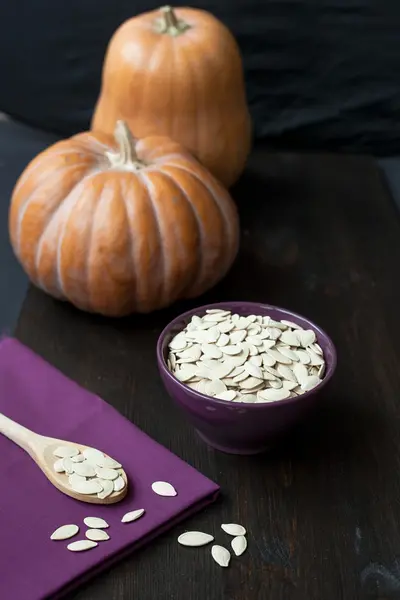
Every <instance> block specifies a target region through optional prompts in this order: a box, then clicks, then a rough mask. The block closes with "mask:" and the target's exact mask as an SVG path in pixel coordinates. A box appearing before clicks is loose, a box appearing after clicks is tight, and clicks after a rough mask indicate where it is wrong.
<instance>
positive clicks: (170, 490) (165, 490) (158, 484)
mask: <svg viewBox="0 0 400 600" xmlns="http://www.w3.org/2000/svg"><path fill="white" fill-rule="evenodd" d="M151 489H152V490H153V492H154V493H155V494H158V495H159V496H176V495H177V492H176V490H175V488H174V486H173V485H171V484H170V483H168V482H167V481H155V482H154V483H152V484H151Z"/></svg>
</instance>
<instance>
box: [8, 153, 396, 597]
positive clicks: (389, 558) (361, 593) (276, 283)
mask: <svg viewBox="0 0 400 600" xmlns="http://www.w3.org/2000/svg"><path fill="white" fill-rule="evenodd" d="M234 196H235V198H236V200H237V202H238V205H239V207H240V213H241V220H242V231H243V236H242V246H241V251H240V255H239V258H238V260H237V262H236V264H235V266H234V268H233V269H232V271H231V272H230V274H229V275H228V276H227V277H226V279H225V280H224V281H223V282H222V283H221V284H220V285H218V287H216V288H215V289H214V290H213V291H212V292H211V293H209V294H207V295H206V296H205V297H203V298H202V299H200V300H198V301H197V303H194V302H191V303H185V304H180V305H176V306H174V307H173V308H171V309H169V310H167V311H163V312H160V313H158V314H153V315H150V316H140V317H137V316H136V317H132V318H129V319H124V320H120V321H117V320H115V321H114V320H106V319H102V318H99V317H95V316H91V315H87V314H84V313H80V312H78V311H77V310H75V309H73V308H72V307H71V306H68V305H66V304H61V303H59V302H56V301H53V300H52V299H50V298H48V297H47V296H45V295H44V294H43V293H41V292H39V291H38V290H35V289H33V288H31V289H30V290H29V293H28V295H27V298H26V301H25V304H24V306H23V310H22V312H21V316H20V319H19V323H18V326H17V329H16V336H17V337H18V338H19V339H20V340H21V341H22V342H24V343H25V344H27V345H28V346H30V347H31V348H33V349H34V350H35V351H36V352H38V353H39V354H40V355H42V356H43V357H44V358H45V359H47V360H48V361H49V362H50V363H52V364H54V365H55V366H56V367H58V368H59V369H60V370H61V371H63V372H64V373H66V374H67V375H68V376H70V377H71V378H73V379H75V380H76V381H77V382H79V383H80V384H81V385H82V386H84V387H86V388H88V389H90V390H92V391H94V392H96V393H98V394H99V395H101V396H102V397H103V398H104V399H105V400H106V401H107V402H109V403H111V404H112V405H114V406H115V407H116V408H117V409H118V410H119V411H120V412H121V413H122V414H124V415H125V416H126V417H127V418H128V419H131V420H132V421H133V422H134V423H136V424H137V425H138V426H139V427H141V428H142V429H143V430H144V431H145V432H147V433H148V434H150V435H151V436H152V437H153V438H154V439H156V440H157V441H159V442H160V443H162V444H164V445H165V446H166V447H167V448H169V449H171V450H172V451H173V452H175V453H176V454H177V455H178V456H180V457H182V458H183V459H185V460H186V461H188V462H189V463H190V464H192V465H193V466H194V467H196V468H197V469H199V470H200V471H201V472H203V473H204V474H205V475H207V476H209V477H210V478H211V479H214V480H215V481H217V482H218V483H219V484H220V485H221V487H222V496H221V498H220V500H219V501H218V502H217V503H216V504H215V505H214V506H212V507H211V508H209V509H207V510H206V511H204V512H203V513H201V514H199V515H197V516H195V517H193V518H191V519H190V520H189V521H187V522H186V523H185V525H184V526H182V527H178V528H177V529H175V530H174V531H172V532H170V533H168V534H166V535H164V536H161V537H160V538H158V539H157V540H155V541H153V542H152V543H151V545H150V546H148V547H146V548H144V549H143V550H140V551H138V552H136V553H134V554H132V556H131V557H130V558H128V559H125V560H124V561H123V562H121V563H120V564H119V565H117V566H115V567H113V568H112V569H111V570H109V571H108V572H106V573H105V574H103V575H101V576H99V577H96V578H95V579H94V580H92V581H91V582H90V583H88V584H87V585H86V586H84V587H82V588H81V589H80V590H79V591H78V592H76V593H74V594H73V595H72V596H70V598H71V600H72V598H73V599H74V600H133V599H140V600H341V599H343V600H358V599H376V600H378V599H379V600H383V599H392V598H400V476H399V462H400V419H399V417H400V413H399V407H400V318H399V311H400V286H399V269H400V223H399V219H398V214H397V212H396V209H395V208H394V205H393V204H392V200H391V198H390V196H389V194H388V192H387V190H386V188H385V186H384V184H383V182H382V180H381V175H380V172H379V171H378V169H377V168H376V167H375V163H374V162H373V161H372V159H368V158H363V157H358V158H357V157H339V156H294V155H270V154H268V153H267V152H264V151H262V150H259V151H258V152H255V153H254V155H253V156H252V158H251V160H250V164H249V166H248V169H247V172H246V174H245V176H244V177H243V178H242V180H241V182H240V184H239V186H238V187H237V188H236V189H235V190H234ZM228 299H229V300H254V301H265V302H269V303H272V304H277V305H280V306H284V307H287V308H290V309H293V310H295V311H298V312H300V313H303V314H304V315H306V316H308V317H310V318H311V319H313V320H315V321H316V322H317V323H319V324H320V325H321V326H322V327H323V328H324V329H326V330H327V332H329V333H330V335H331V336H332V338H333V340H334V342H335V343H336V344H337V349H338V359H339V364H338V370H337V375H336V377H335V378H334V380H333V381H332V384H331V385H330V386H329V389H328V390H327V391H326V393H324V395H323V397H322V398H321V402H320V406H319V408H318V410H317V411H316V412H315V413H314V415H313V416H312V417H311V418H310V419H309V420H308V421H307V422H304V423H303V424H302V425H301V426H300V427H299V428H298V430H297V431H296V432H294V433H293V434H292V435H291V436H290V438H289V439H287V440H286V443H285V444H283V445H282V446H281V447H279V448H276V449H275V450H274V452H272V453H270V454H266V455H260V456H253V457H238V456H230V455H225V454H222V453H219V452H216V451H214V450H212V449H210V448H208V447H206V446H205V445H204V443H203V442H201V441H200V440H199V439H198V438H197V436H196V434H195V433H194V431H193V430H192V428H191V427H190V426H189V425H188V424H187V423H186V421H185V420H184V418H183V417H182V416H181V414H180V413H178V412H177V410H176V409H175V408H174V406H173V405H172V403H171V401H170V400H169V398H168V397H167V395H166V393H165V392H164V389H163V386H162V384H161V381H160V378H159V376H158V372H157V366H156V359H155V345H156V341H157V337H158V335H159V333H160V332H161V330H162V328H163V327H164V325H165V324H166V323H167V322H168V321H169V320H170V319H171V318H172V317H174V316H175V315H177V314H178V313H179V312H181V311H182V310H184V309H187V308H188V307H191V306H194V305H195V304H198V305H200V304H203V303H206V302H210V301H216V300H228ZM55 401H56V399H55ZM232 521H233V522H238V523H241V524H244V525H245V526H246V527H247V529H248V540H249V548H248V551H247V552H246V553H245V554H244V555H243V556H242V557H241V558H240V559H234V560H232V563H231V567H230V568H229V569H221V568H220V567H218V566H217V565H216V564H215V563H214V562H213V561H212V559H211V556H210V549H209V548H207V547H206V548H200V549H187V548H182V547H180V546H178V544H177V542H176V538H177V536H178V534H180V533H181V532H182V531H183V530H185V529H200V530H204V531H208V532H212V533H213V532H215V533H216V539H217V542H218V543H226V542H227V536H226V534H224V533H223V532H222V531H221V530H220V524H221V523H223V522H232Z"/></svg>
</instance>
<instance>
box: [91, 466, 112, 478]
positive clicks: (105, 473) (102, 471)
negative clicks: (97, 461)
mask: <svg viewBox="0 0 400 600" xmlns="http://www.w3.org/2000/svg"><path fill="white" fill-rule="evenodd" d="M95 474H96V475H97V477H98V478H99V479H110V480H113V479H117V477H118V471H117V470H116V469H108V468H107V467H96V470H95Z"/></svg>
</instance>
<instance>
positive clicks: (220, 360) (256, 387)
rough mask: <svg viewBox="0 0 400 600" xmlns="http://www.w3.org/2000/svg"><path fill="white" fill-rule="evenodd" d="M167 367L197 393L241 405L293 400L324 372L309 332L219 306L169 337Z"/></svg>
mask: <svg viewBox="0 0 400 600" xmlns="http://www.w3.org/2000/svg"><path fill="white" fill-rule="evenodd" d="M167 366H168V369H169V370H170V371H171V372H172V373H173V374H174V375H175V377H176V378H177V379H179V381H181V382H182V383H185V384H186V385H187V386H189V387H190V388H191V389H193V390H196V391H197V392H200V393H201V394H205V395H207V396H212V397H215V398H219V399H221V400H227V401H232V402H247V403H255V402H257V403H264V402H275V401H277V400H285V399H287V398H294V397H296V396H299V395H301V394H304V393H305V392H308V391H310V390H312V389H313V388H315V387H316V386H317V385H319V384H320V383H321V381H322V378H323V377H324V374H325V358H324V353H323V350H322V348H321V346H320V345H319V344H318V342H317V338H316V335H315V332H314V331H313V330H311V329H303V328H302V327H301V326H300V325H298V324H296V323H293V322H291V321H286V320H284V319H282V320H281V321H276V320H274V319H272V318H271V317H270V316H261V315H249V316H240V315H238V314H232V313H231V311H229V310H222V309H209V310H207V311H206V313H205V314H204V315H203V316H197V315H195V316H193V317H192V319H191V320H190V322H189V323H188V325H187V326H186V327H185V329H184V330H183V331H180V332H179V333H178V334H177V335H175V336H174V337H173V339H172V340H171V341H170V343H169V354H168V359H167Z"/></svg>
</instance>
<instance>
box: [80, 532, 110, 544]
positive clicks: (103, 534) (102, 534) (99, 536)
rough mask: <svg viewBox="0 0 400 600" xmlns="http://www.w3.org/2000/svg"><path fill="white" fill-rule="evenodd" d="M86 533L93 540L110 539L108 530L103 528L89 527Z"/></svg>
mask: <svg viewBox="0 0 400 600" xmlns="http://www.w3.org/2000/svg"><path fill="white" fill-rule="evenodd" d="M85 535H86V537H87V539H88V540H92V542H105V541H107V540H109V539H110V536H109V535H108V533H107V531H103V530H102V529H88V530H87V531H86V533H85Z"/></svg>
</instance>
